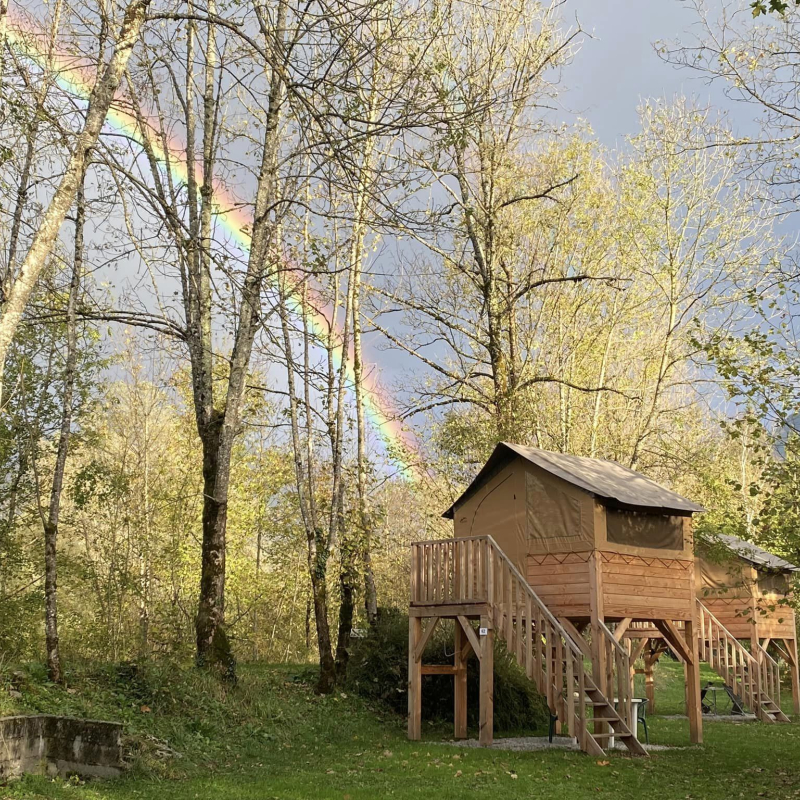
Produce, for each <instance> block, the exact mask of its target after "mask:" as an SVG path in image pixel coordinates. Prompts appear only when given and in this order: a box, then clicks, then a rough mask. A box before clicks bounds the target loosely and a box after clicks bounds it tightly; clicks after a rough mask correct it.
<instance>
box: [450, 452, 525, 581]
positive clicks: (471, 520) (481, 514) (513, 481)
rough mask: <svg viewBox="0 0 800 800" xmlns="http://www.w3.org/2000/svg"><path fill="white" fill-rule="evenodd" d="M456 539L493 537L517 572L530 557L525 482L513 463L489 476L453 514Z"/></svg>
mask: <svg viewBox="0 0 800 800" xmlns="http://www.w3.org/2000/svg"><path fill="white" fill-rule="evenodd" d="M453 521H454V523H455V524H454V534H455V536H456V538H462V537H467V536H479V535H480V536H483V535H488V536H491V537H492V538H493V539H494V540H495V541H496V542H497V544H498V545H499V546H500V548H501V549H502V550H503V552H504V553H505V554H506V555H507V556H508V557H509V558H510V559H511V561H512V562H513V563H514V564H515V565H516V566H517V568H518V569H522V568H523V565H524V563H525V557H526V554H527V538H526V533H525V483H524V476H523V475H522V473H521V472H520V471H519V470H517V469H515V465H514V464H506V465H505V466H502V467H500V468H499V469H496V470H495V471H494V474H490V475H488V476H486V479H485V482H484V483H483V485H482V486H480V487H479V488H478V489H477V490H476V491H475V492H473V493H472V494H471V495H470V497H469V498H468V499H467V500H466V501H465V502H464V503H462V504H461V505H460V506H459V507H458V510H457V512H456V513H455V514H454V515H453Z"/></svg>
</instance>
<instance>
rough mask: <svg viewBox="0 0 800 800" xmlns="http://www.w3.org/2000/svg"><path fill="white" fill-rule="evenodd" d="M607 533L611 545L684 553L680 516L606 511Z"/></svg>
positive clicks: (681, 519)
mask: <svg viewBox="0 0 800 800" xmlns="http://www.w3.org/2000/svg"><path fill="white" fill-rule="evenodd" d="M606 534H607V537H608V541H609V542H611V543H612V544H625V545H628V546H629V547H644V548H649V549H652V550H683V517H671V516H666V515H664V514H643V513H641V512H637V511H613V510H611V509H608V511H607V513H606Z"/></svg>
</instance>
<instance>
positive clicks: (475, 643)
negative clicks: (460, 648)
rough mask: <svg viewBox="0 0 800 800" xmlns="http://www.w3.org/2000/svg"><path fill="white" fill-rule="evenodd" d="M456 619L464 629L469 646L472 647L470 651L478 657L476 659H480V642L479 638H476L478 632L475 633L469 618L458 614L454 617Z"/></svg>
mask: <svg viewBox="0 0 800 800" xmlns="http://www.w3.org/2000/svg"><path fill="white" fill-rule="evenodd" d="M456 619H457V620H458V624H459V625H461V629H462V630H463V631H464V633H465V634H466V637H467V641H468V642H469V644H470V646H471V647H472V651H473V652H474V653H475V655H476V656H477V657H478V661H480V660H481V643H480V639H478V634H476V633H475V628H473V627H472V625H470V622H469V620H468V619H467V618H466V617H463V616H458V617H456Z"/></svg>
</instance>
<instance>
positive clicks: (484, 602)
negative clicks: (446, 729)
mask: <svg viewBox="0 0 800 800" xmlns="http://www.w3.org/2000/svg"><path fill="white" fill-rule="evenodd" d="M702 510H703V509H702V507H701V506H699V505H697V504H695V503H692V502H691V501H689V500H687V499H685V498H683V497H681V496H680V495H678V494H675V493H674V492H672V491H669V490H668V489H666V488H664V487H662V486H660V485H658V484H657V483H655V482H654V481H652V480H650V479H648V478H646V477H645V476H643V475H641V474H639V473H637V472H634V471H633V470H630V469H626V468H625V467H622V466H620V465H619V464H617V463H615V462H610V461H602V460H598V459H590V458H581V457H577V456H570V455H565V454H562V453H551V452H548V451H544V450H539V449H536V448H532V447H524V446H520V445H515V444H508V443H501V444H498V445H497V447H496V448H495V450H494V452H493V453H492V455H491V457H490V458H489V460H488V461H487V462H486V464H485V465H484V467H483V468H482V469H481V470H480V472H479V473H478V475H477V476H476V478H475V480H474V481H473V482H472V483H471V484H470V486H469V487H468V488H467V490H466V491H465V492H464V493H463V494H462V495H461V497H459V498H458V500H456V502H455V503H454V504H453V505H452V506H451V508H450V509H448V510H447V511H446V512H445V517H447V518H449V519H452V520H453V523H454V536H453V538H452V539H445V540H439V541H432V542H417V543H415V544H413V545H412V546H411V603H410V608H409V656H408V672H409V676H408V711H409V715H408V735H409V738H410V739H419V738H420V735H421V707H422V705H421V703H422V691H423V676H424V675H425V674H433V673H435V674H443V673H447V674H452V675H453V677H454V680H455V709H454V714H455V736H456V737H457V738H464V737H466V735H467V707H466V704H467V692H466V663H467V658H468V657H469V655H470V652H473V653H474V654H475V656H476V657H477V660H478V662H479V665H480V694H479V698H480V699H479V702H480V709H479V712H480V713H479V719H480V730H479V739H480V742H481V744H484V745H486V744H490V743H491V742H492V739H493V724H492V712H493V706H492V703H493V698H492V683H493V654H494V642H495V639H496V638H499V639H502V640H504V642H505V645H506V647H507V649H508V652H509V653H511V654H512V655H513V656H514V657H515V658H516V659H517V661H518V662H519V664H520V665H521V666H522V668H523V669H524V671H525V672H526V674H527V676H528V678H529V679H530V680H532V681H533V682H534V683H535V685H536V687H537V689H538V691H539V692H540V693H541V694H542V695H543V696H544V697H545V698H546V699H547V704H548V706H549V707H550V713H551V715H553V717H555V718H556V719H557V721H558V722H557V725H558V727H559V728H561V729H563V731H564V732H567V733H568V734H569V735H570V736H573V737H574V738H575V739H576V740H577V742H578V744H579V746H580V747H581V748H582V749H583V750H584V751H586V752H588V753H592V754H595V755H600V754H602V753H603V752H604V747H606V746H607V745H608V744H609V740H612V739H616V740H617V741H621V742H622V743H623V744H624V745H625V746H626V747H627V748H628V749H629V750H630V751H631V752H632V753H635V754H639V755H644V754H645V750H644V748H643V746H642V745H641V744H640V743H639V741H638V740H637V739H636V737H635V736H634V735H633V733H632V730H633V717H632V702H631V701H632V699H633V697H632V685H633V680H632V679H633V670H632V666H633V664H634V661H635V660H636V658H637V657H638V655H640V654H641V653H642V652H643V650H644V648H645V647H646V646H647V644H649V643H650V642H651V641H655V639H656V637H657V638H658V639H659V641H660V642H663V643H664V644H663V646H666V647H669V648H670V649H671V650H672V651H673V652H674V653H675V654H676V655H677V656H678V658H680V659H681V660H682V661H683V662H684V664H685V665H686V678H687V701H688V703H687V704H688V708H687V711H688V717H689V730H690V736H691V741H693V742H701V741H702V737H703V728H702V724H703V721H702V711H701V696H700V692H701V688H700V660H701V658H702V657H703V656H704V655H705V656H709V654H710V652H711V651H715V652H716V651H718V650H719V645H718V642H720V641H722V640H723V639H724V640H725V641H727V639H726V638H725V637H726V636H727V634H726V633H724V632H723V626H722V624H721V623H720V622H719V621H718V620H716V618H714V619H715V621H713V622H712V621H711V615H710V614H708V613H707V610H706V609H705V607H704V606H703V604H702V602H701V601H700V600H699V599H698V598H697V592H696V567H695V558H694V547H693V537H692V514H694V513H696V512H699V511H702ZM704 615H705V616H704ZM443 619H450V620H454V624H455V656H454V660H453V664H452V666H450V665H431V666H426V665H424V664H423V663H422V655H423V653H424V650H425V645H426V644H427V642H428V640H429V638H430V636H431V634H432V633H433V631H434V630H435V629H436V627H437V625H439V624H440V622H441V620H443ZM703 626H705V627H703ZM638 630H641V631H642V633H641V634H639V635H637V636H635V637H634V632H635V631H638ZM653 631H655V634H654V636H652V637H651V636H647V637H646V641H645V636H644V633H650V632H653ZM643 641H645V644H644V645H643V644H642V642H643ZM659 646H661V645H659ZM715 649H716V650H715ZM742 649H744V648H742ZM737 657H739V658H740V660H742V659H743V657H742V656H741V654H740V653H738V651H737ZM747 666H748V667H750V672H749V674H750V676H751V677H750V678H749V679H748V678H747V676H746V674H745V673H746V669H744V668H742V669H740V673H741V674H742V675H743V676H744V683H748V681H749V685H753V686H754V687H756V684H757V691H756V690H755V689H754V692H755V693H754V694H752V696H751V697H750V699H751V701H752V702H753V703H754V704H758V703H760V704H761V707H764V706H765V703H766V700H765V699H764V698H765V697H768V695H767V694H766V693H765V692H766V688H767V687H766V686H763V685H761V672H760V671H759V670H758V669H757V668H756V667H753V666H752V665H750V663H748V665H747ZM770 685H771V684H770Z"/></svg>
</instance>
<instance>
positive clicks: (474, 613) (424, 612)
mask: <svg viewBox="0 0 800 800" xmlns="http://www.w3.org/2000/svg"><path fill="white" fill-rule="evenodd" d="M488 613H489V606H488V605H487V604H486V603H448V604H447V605H441V606H437V605H422V604H417V605H411V606H409V609H408V615H409V616H410V617H426V618H427V617H451V618H453V619H454V618H455V617H457V616H458V615H459V614H463V615H464V616H465V617H473V618H475V619H477V618H479V617H481V616H482V615H483V614H488Z"/></svg>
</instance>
